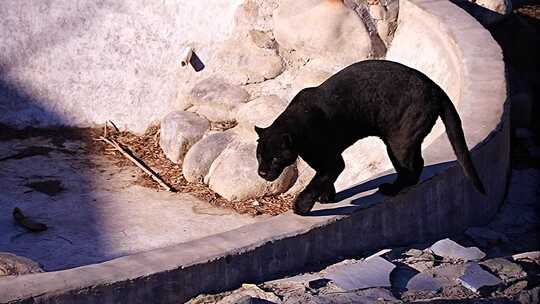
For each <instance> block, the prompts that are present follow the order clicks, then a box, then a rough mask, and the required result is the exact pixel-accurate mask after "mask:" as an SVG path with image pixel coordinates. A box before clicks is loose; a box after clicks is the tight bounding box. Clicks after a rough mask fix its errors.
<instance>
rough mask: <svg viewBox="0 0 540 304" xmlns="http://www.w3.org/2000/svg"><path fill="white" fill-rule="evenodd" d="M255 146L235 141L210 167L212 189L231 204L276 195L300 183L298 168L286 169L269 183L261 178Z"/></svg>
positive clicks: (209, 183)
mask: <svg viewBox="0 0 540 304" xmlns="http://www.w3.org/2000/svg"><path fill="white" fill-rule="evenodd" d="M255 150H256V145H255V143H247V142H242V141H233V142H232V143H230V144H229V145H228V146H227V148H226V149H225V150H224V151H223V152H222V153H221V154H220V155H219V156H218V157H217V159H216V160H215V161H214V162H213V163H212V166H211V167H210V172H209V173H208V175H207V176H206V178H205V182H206V183H207V184H208V185H209V187H210V189H212V190H214V191H215V192H216V193H218V194H219V195H221V196H222V197H224V198H226V199H228V200H230V201H239V200H245V199H249V198H256V197H262V196H266V195H276V194H280V193H283V192H285V191H287V189H289V188H290V187H291V185H292V184H293V183H294V181H295V180H296V176H297V172H296V167H295V166H289V167H287V168H285V170H284V171H283V173H282V174H281V176H280V177H279V178H278V179H277V180H275V181H273V182H268V181H266V180H264V179H262V178H261V177H260V176H259V175H258V174H257V168H258V163H257V159H256V154H255Z"/></svg>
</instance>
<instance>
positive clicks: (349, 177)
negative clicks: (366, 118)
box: [335, 137, 392, 191]
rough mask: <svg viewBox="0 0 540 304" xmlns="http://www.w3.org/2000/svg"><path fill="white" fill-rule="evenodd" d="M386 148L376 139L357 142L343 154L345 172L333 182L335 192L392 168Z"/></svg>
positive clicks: (371, 138) (370, 138)
mask: <svg viewBox="0 0 540 304" xmlns="http://www.w3.org/2000/svg"><path fill="white" fill-rule="evenodd" d="M387 155H388V154H387V152H386V146H385V145H384V143H383V142H382V141H381V140H380V139H379V138H376V137H368V138H364V139H362V140H359V141H358V142H356V143H355V144H354V145H352V146H350V147H349V148H347V149H346V150H345V151H344V152H343V153H342V156H343V159H344V160H345V170H343V172H342V173H341V174H340V175H339V177H338V179H337V181H336V182H335V186H336V190H337V191H341V190H344V189H347V188H349V187H351V186H354V185H356V184H358V183H360V182H362V181H364V180H366V179H367V178H369V177H371V176H373V175H375V174H377V173H380V172H383V171H385V170H387V169H390V168H392V164H391V163H390V160H389V159H388V156H387Z"/></svg>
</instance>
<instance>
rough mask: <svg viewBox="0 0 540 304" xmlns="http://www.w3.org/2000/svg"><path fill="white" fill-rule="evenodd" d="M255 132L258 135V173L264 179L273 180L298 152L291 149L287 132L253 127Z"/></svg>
mask: <svg viewBox="0 0 540 304" xmlns="http://www.w3.org/2000/svg"><path fill="white" fill-rule="evenodd" d="M255 132H257V134H258V135H259V139H258V140H257V161H258V162H259V169H258V173H259V175H260V176H261V177H262V178H264V179H265V180H267V181H274V180H276V179H277V178H278V177H279V176H280V175H281V172H283V170H284V169H285V168H286V167H287V166H290V165H292V164H293V163H294V162H295V161H296V158H298V153H297V152H296V151H294V149H293V140H292V137H291V135H290V134H289V133H285V132H275V130H272V129H270V128H266V129H264V128H259V127H255Z"/></svg>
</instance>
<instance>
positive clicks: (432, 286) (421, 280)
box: [407, 273, 442, 292]
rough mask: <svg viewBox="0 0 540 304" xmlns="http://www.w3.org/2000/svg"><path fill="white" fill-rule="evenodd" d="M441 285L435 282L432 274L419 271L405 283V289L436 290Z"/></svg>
mask: <svg viewBox="0 0 540 304" xmlns="http://www.w3.org/2000/svg"><path fill="white" fill-rule="evenodd" d="M441 287H442V286H441V284H440V283H439V282H437V281H436V280H435V279H434V278H433V276H432V275H430V274H427V273H419V274H417V275H415V276H414V277H412V278H411V280H410V281H409V283H408V284H407V289H408V290H413V291H433V292H437V291H439V290H440V289H441Z"/></svg>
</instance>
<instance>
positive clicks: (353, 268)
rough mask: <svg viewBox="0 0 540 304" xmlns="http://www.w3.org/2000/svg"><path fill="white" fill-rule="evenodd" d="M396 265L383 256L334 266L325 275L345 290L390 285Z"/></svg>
mask: <svg viewBox="0 0 540 304" xmlns="http://www.w3.org/2000/svg"><path fill="white" fill-rule="evenodd" d="M395 267H396V266H395V265H394V264H392V263H390V262H388V261H387V260H385V259H383V258H381V257H374V258H371V259H369V260H366V261H361V262H358V263H354V264H348V265H342V266H341V267H336V268H333V269H332V270H331V271H330V272H328V273H326V274H325V275H324V277H325V278H327V279H330V280H332V281H333V282H334V283H335V284H336V285H337V286H339V287H340V288H342V289H344V290H355V289H361V288H370V287H390V286H391V283H390V273H391V272H392V270H394V268H395Z"/></svg>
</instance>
